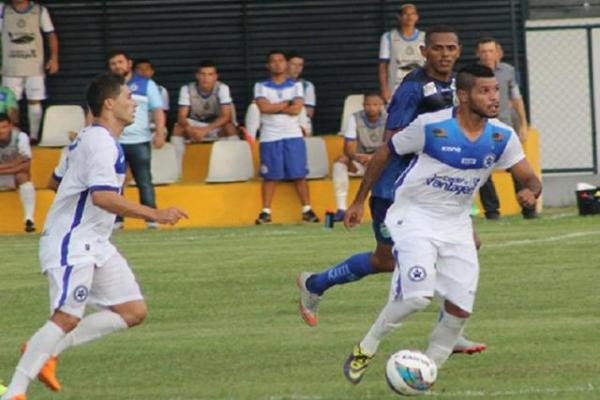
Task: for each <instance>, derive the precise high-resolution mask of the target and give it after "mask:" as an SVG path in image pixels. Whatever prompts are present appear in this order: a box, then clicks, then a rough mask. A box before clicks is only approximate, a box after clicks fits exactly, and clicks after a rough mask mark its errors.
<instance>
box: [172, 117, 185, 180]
mask: <svg viewBox="0 0 600 400" xmlns="http://www.w3.org/2000/svg"><path fill="white" fill-rule="evenodd" d="M171 144H172V145H173V148H174V149H175V160H176V161H177V177H178V178H181V177H182V176H183V157H184V155H185V129H184V127H183V126H182V125H181V124H179V123H178V122H176V123H175V125H173V133H172V134H171Z"/></svg>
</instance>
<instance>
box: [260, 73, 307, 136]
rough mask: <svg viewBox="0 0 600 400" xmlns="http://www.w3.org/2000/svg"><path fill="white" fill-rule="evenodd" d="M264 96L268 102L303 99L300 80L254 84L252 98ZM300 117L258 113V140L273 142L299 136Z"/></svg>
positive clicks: (300, 131)
mask: <svg viewBox="0 0 600 400" xmlns="http://www.w3.org/2000/svg"><path fill="white" fill-rule="evenodd" d="M261 97H262V98H265V99H267V100H268V101H269V102H270V103H281V102H282V101H292V100H294V99H297V98H299V99H302V100H304V88H303V87H302V82H299V81H294V80H292V79H288V80H286V81H285V82H283V83H275V82H273V81H271V80H268V81H264V82H257V83H256V84H255V85H254V99H255V100H256V99H258V98H261ZM301 137H302V129H300V118H299V116H298V115H288V114H283V113H281V114H265V113H261V114H260V141H261V142H274V141H276V140H281V139H291V138H301Z"/></svg>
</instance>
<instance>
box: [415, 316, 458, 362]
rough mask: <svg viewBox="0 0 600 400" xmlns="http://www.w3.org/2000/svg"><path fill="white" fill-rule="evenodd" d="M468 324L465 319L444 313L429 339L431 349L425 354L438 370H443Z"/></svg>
mask: <svg viewBox="0 0 600 400" xmlns="http://www.w3.org/2000/svg"><path fill="white" fill-rule="evenodd" d="M466 323H467V320H466V319H465V318H458V317H455V316H454V315H452V314H448V313H447V312H444V313H442V317H441V318H440V320H439V321H438V324H437V325H436V327H435V329H434V330H433V332H432V333H431V337H430V338H429V347H427V351H425V354H426V355H427V356H428V357H429V358H431V360H432V361H433V362H434V363H435V365H436V366H437V367H438V368H441V367H442V365H443V364H444V363H445V362H446V360H448V357H450V354H452V350H453V349H454V345H456V341H457V340H458V338H459V337H460V336H461V335H462V333H463V329H464V328H465V324H466Z"/></svg>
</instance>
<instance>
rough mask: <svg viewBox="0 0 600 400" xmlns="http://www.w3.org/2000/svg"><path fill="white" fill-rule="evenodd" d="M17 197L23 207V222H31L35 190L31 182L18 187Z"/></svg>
mask: <svg viewBox="0 0 600 400" xmlns="http://www.w3.org/2000/svg"><path fill="white" fill-rule="evenodd" d="M19 197H20V198H21V204H22V205H23V212H24V213H25V220H28V219H29V220H31V221H33V212H34V210H35V188H34V187H33V183H31V181H29V182H25V183H23V184H22V185H21V186H19Z"/></svg>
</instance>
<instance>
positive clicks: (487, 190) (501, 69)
mask: <svg viewBox="0 0 600 400" xmlns="http://www.w3.org/2000/svg"><path fill="white" fill-rule="evenodd" d="M501 54H502V53H501V48H500V47H499V43H498V41H497V40H496V39H494V38H492V37H483V38H481V39H479V40H478V41H477V57H478V58H479V62H480V63H481V64H482V65H485V66H486V67H488V68H490V69H492V70H493V71H494V74H495V75H496V79H497V80H498V84H499V85H500V112H499V114H498V119H499V120H500V121H502V122H504V123H505V124H507V125H509V126H512V127H513V128H516V127H518V130H517V134H518V135H519V139H520V140H521V142H524V141H525V140H526V139H527V132H528V129H529V126H528V123H527V115H526V113H525V103H524V102H523V97H522V96H521V91H520V90H519V85H518V84H517V81H516V77H515V68H514V67H513V66H512V65H510V64H507V63H504V62H501V61H500V60H501V58H502V57H501ZM513 109H514V110H515V111H516V114H517V116H518V123H517V124H516V126H515V125H513V118H512V115H513V114H512V112H513ZM513 182H514V185H515V192H519V190H521V186H520V184H519V182H518V181H517V180H514V179H513ZM479 195H480V197H481V203H482V205H483V208H484V210H485V217H486V218H487V219H491V220H495V219H498V218H499V217H500V211H499V208H500V202H499V200H498V194H497V193H496V188H495V186H494V182H493V181H492V178H491V177H490V179H488V180H487V181H486V182H485V184H484V185H483V186H482V187H481V189H480V191H479ZM521 213H522V214H523V218H526V219H534V218H536V217H537V213H536V210H535V206H534V207H525V208H522V209H521Z"/></svg>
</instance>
